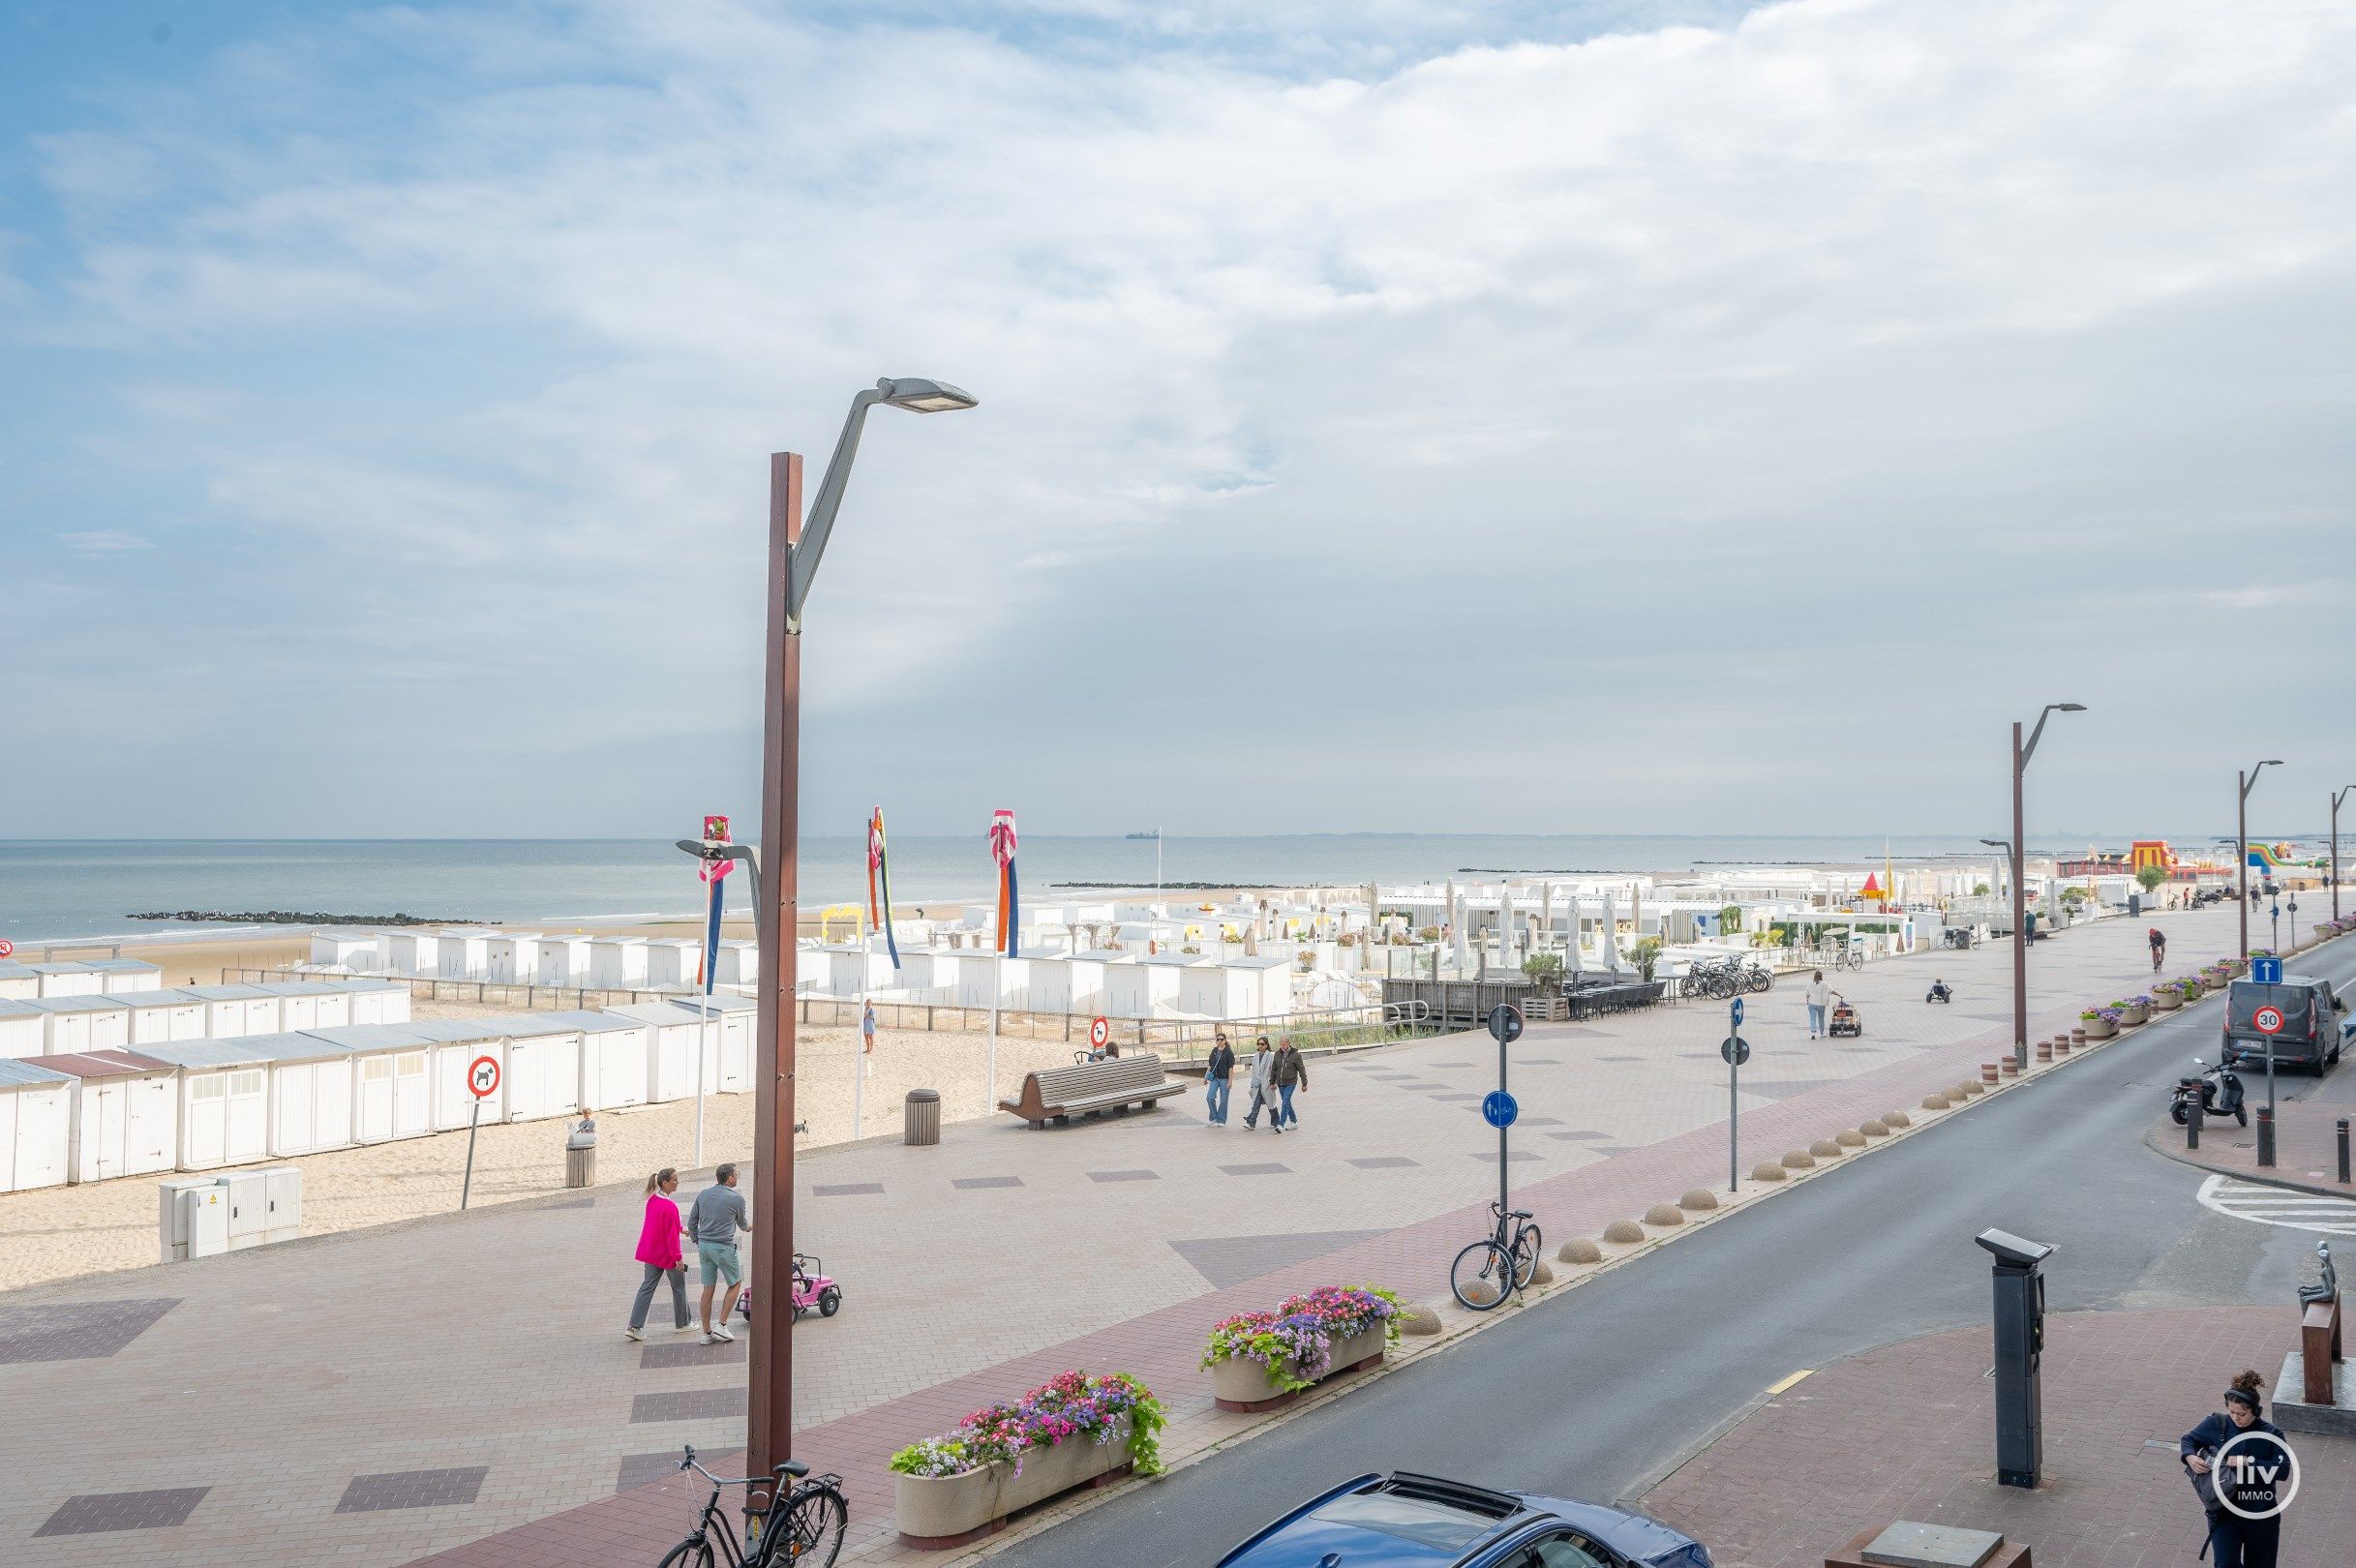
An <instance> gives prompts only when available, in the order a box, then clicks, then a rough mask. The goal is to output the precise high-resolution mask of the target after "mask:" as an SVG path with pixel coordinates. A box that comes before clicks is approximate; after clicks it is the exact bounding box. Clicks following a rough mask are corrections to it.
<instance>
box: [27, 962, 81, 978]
mask: <svg viewBox="0 0 2356 1568" xmlns="http://www.w3.org/2000/svg"><path fill="white" fill-rule="evenodd" d="M26 967H27V968H29V969H31V970H32V972H33V973H34V974H36V975H94V974H96V973H98V969H97V966H96V965H93V964H85V963H82V962H81V961H80V960H78V959H66V960H63V961H61V962H58V963H54V964H30V965H27V966H26Z"/></svg>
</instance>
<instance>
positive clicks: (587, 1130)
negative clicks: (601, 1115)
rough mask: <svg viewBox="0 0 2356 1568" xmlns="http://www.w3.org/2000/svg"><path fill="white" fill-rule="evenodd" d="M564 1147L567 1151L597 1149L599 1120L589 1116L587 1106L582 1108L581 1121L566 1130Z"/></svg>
mask: <svg viewBox="0 0 2356 1568" xmlns="http://www.w3.org/2000/svg"><path fill="white" fill-rule="evenodd" d="M564 1146H565V1147H566V1148H567V1149H594V1148H596V1147H597V1118H596V1117H594V1116H592V1115H590V1114H589V1107H588V1106H587V1105H584V1106H582V1107H581V1120H579V1121H578V1122H575V1123H573V1124H572V1125H571V1126H570V1127H568V1128H566V1129H565V1130H564Z"/></svg>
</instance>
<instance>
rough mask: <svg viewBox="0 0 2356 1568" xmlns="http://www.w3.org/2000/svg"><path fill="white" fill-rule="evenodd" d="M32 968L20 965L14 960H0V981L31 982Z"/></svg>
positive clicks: (27, 965)
mask: <svg viewBox="0 0 2356 1568" xmlns="http://www.w3.org/2000/svg"><path fill="white" fill-rule="evenodd" d="M32 978H33V970H32V966H31V965H29V964H20V963H18V962H17V961H16V960H15V959H14V958H0V980H31V979H32Z"/></svg>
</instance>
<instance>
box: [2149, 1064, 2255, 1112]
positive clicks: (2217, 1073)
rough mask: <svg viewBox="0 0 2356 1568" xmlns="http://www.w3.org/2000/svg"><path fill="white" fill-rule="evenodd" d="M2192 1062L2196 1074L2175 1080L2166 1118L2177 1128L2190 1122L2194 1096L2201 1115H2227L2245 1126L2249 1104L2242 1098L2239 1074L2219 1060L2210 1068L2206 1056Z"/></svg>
mask: <svg viewBox="0 0 2356 1568" xmlns="http://www.w3.org/2000/svg"><path fill="white" fill-rule="evenodd" d="M2192 1062H2193V1065H2194V1066H2195V1067H2199V1068H2200V1069H2201V1071H2200V1073H2199V1075H2198V1076H2196V1077H2190V1078H2179V1079H2177V1080H2176V1087H2175V1088H2174V1089H2173V1090H2171V1091H2169V1104H2168V1120H2170V1121H2172V1122H2174V1123H2175V1124H2176V1125H2177V1126H2178V1127H2182V1126H2184V1125H2185V1124H2186V1123H2187V1122H2189V1121H2190V1120H2191V1119H2192V1101H2193V1099H2194V1097H2195V1096H2197V1097H2198V1098H2199V1100H2200V1113H2201V1114H2202V1115H2203V1116H2230V1117H2232V1118H2233V1119H2234V1120H2235V1121H2237V1122H2239V1123H2240V1124H2241V1125H2242V1126H2244V1127H2248V1126H2249V1125H2250V1107H2249V1106H2248V1105H2246V1104H2244V1103H2243V1101H2242V1079H2241V1075H2240V1074H2239V1073H2237V1072H2235V1071H2234V1070H2232V1069H2231V1068H2229V1067H2227V1066H2225V1064H2224V1063H2222V1062H2220V1063H2218V1064H2217V1065H2216V1066H2215V1067H2210V1066H2207V1065H2206V1059H2205V1058H2203V1057H2198V1056H2196V1057H2194V1058H2192Z"/></svg>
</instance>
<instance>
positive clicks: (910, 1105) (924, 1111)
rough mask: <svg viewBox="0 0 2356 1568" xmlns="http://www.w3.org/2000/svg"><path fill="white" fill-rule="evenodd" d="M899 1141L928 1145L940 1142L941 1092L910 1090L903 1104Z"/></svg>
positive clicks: (935, 1090) (934, 1090) (936, 1090)
mask: <svg viewBox="0 0 2356 1568" xmlns="http://www.w3.org/2000/svg"><path fill="white" fill-rule="evenodd" d="M903 1109H904V1122H903V1126H902V1128H901V1131H900V1141H901V1142H902V1143H905V1144H910V1145H929V1144H935V1143H938V1142H940V1141H941V1091H940V1090H938V1089H911V1090H909V1091H908V1100H907V1101H906V1103H905V1106H904V1107H903Z"/></svg>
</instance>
